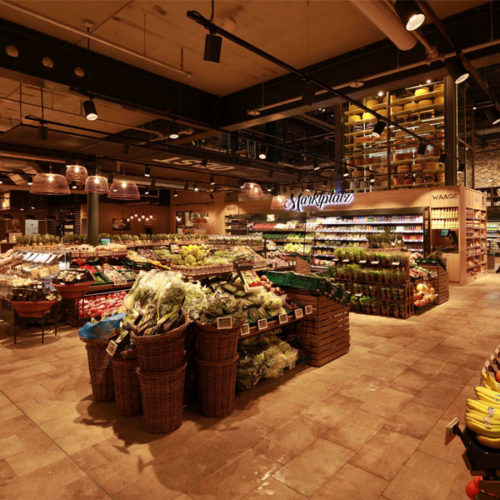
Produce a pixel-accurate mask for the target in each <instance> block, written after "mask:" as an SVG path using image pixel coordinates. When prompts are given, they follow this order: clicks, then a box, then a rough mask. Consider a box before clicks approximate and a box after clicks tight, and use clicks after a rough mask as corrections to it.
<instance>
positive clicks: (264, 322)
mask: <svg viewBox="0 0 500 500" xmlns="http://www.w3.org/2000/svg"><path fill="white" fill-rule="evenodd" d="M266 328H267V319H259V321H257V329H258V330H265V329H266Z"/></svg>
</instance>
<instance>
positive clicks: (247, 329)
mask: <svg viewBox="0 0 500 500" xmlns="http://www.w3.org/2000/svg"><path fill="white" fill-rule="evenodd" d="M240 335H241V336H242V337H246V336H247V335H250V325H249V324H248V323H245V324H244V325H242V327H241V330H240Z"/></svg>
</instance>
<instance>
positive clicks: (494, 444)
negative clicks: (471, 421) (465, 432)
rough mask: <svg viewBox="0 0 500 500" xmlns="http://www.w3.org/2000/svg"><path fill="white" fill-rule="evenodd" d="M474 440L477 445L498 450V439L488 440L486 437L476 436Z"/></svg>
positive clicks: (499, 441) (499, 446)
mask: <svg viewBox="0 0 500 500" xmlns="http://www.w3.org/2000/svg"><path fill="white" fill-rule="evenodd" d="M476 439H477V440H478V442H479V443H481V444H483V445H484V446H488V447H489V448H500V438H490V437H486V436H481V435H477V436H476Z"/></svg>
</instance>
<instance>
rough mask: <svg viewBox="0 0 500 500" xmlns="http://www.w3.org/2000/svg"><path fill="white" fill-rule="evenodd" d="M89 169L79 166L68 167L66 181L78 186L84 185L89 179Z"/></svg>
mask: <svg viewBox="0 0 500 500" xmlns="http://www.w3.org/2000/svg"><path fill="white" fill-rule="evenodd" d="M88 175H89V174H88V172H87V169H86V168H85V167H84V166H82V165H78V164H77V163H76V164H74V165H66V180H67V181H68V182H76V183H77V184H83V183H84V182H85V180H86V179H87V177H88Z"/></svg>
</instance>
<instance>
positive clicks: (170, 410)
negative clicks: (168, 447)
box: [137, 364, 186, 433]
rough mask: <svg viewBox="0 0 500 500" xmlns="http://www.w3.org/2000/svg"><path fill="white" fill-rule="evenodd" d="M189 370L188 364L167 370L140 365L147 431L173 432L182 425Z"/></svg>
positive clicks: (138, 371)
mask: <svg viewBox="0 0 500 500" xmlns="http://www.w3.org/2000/svg"><path fill="white" fill-rule="evenodd" d="M185 372H186V364H184V365H183V366H181V367H180V368H177V369H175V370H169V371H167V372H154V373H147V372H144V371H143V370H141V368H137V374H138V375H139V384H140V387H141V398H142V411H143V413H144V427H145V429H146V431H148V432H153V433H160V432H171V431H173V430H175V429H177V428H178V427H180V426H181V424H182V398H183V394H184V376H185Z"/></svg>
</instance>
